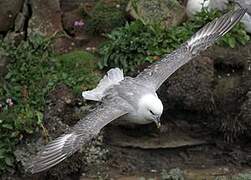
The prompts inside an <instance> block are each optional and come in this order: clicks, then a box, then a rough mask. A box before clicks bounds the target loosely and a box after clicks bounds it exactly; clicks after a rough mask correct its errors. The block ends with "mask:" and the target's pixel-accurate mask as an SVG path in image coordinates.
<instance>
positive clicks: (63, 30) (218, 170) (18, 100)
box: [0, 0, 251, 180]
mask: <svg viewBox="0 0 251 180" xmlns="http://www.w3.org/2000/svg"><path fill="white" fill-rule="evenodd" d="M236 1H237V0H236ZM240 6H243V7H247V8H249V10H250V11H251V3H250V2H249V0H242V1H241V0H239V1H238V3H236V2H234V1H231V2H230V1H228V0H207V1H205V2H204V1H203V0H187V1H182V0H0V179H3V180H7V179H8V180H20V179H25V180H27V179H28V180H29V179H35V180H44V179H47V180H54V179H66V180H75V179H81V180H87V179H121V180H122V179H124V180H134V179H140V180H150V179H151V180H153V179H156V180H157V179H161V180H164V179H165V180H183V179H185V180H186V179H188V180H202V179H206V180H211V179H212V180H216V179H217V180H223V179H224V180H225V179H234V180H235V179H236V180H250V179H251V171H250V167H251V143H250V139H251V130H250V129H251V41H250V33H251V16H250V15H251V14H250V15H249V14H248V13H246V15H245V16H244V18H243V19H242V20H241V22H240V23H239V24H237V25H236V26H235V27H234V28H233V29H232V30H231V32H229V33H228V34H226V35H225V36H224V37H223V38H222V39H221V40H219V41H218V42H217V43H216V45H214V46H213V47H212V48H210V49H208V50H206V51H205V52H203V53H202V54H201V55H200V56H199V57H197V58H195V59H193V60H192V61H191V62H189V63H188V64H186V65H185V66H184V67H182V68H180V69H179V70H178V71H177V72H176V73H174V74H173V75H172V76H171V77H170V78H169V79H168V80H167V81H166V82H165V83H164V84H163V85H162V86H161V88H160V89H159V90H158V95H159V97H160V98H161V100H162V102H163V104H164V108H165V109H164V114H163V116H162V119H161V122H162V124H163V126H162V128H161V129H160V130H158V129H157V128H156V127H155V125H154V124H150V125H144V126H136V127H120V126H115V125H108V126H107V127H105V128H104V129H103V131H102V132H101V133H100V135H99V137H97V138H96V139H95V140H93V141H92V142H90V144H88V145H87V146H85V147H83V148H82V150H81V152H78V153H76V154H74V155H73V156H72V157H71V158H68V159H67V160H65V161H63V162H62V163H60V164H59V165H57V166H56V167H54V168H52V169H50V170H49V171H47V172H43V173H40V174H36V175H30V174H29V173H27V172H25V167H26V166H27V163H28V162H29V160H30V159H31V158H32V157H33V156H34V155H35V153H36V152H37V151H38V150H40V149H41V147H42V146H43V145H44V144H46V143H48V141H49V140H51V139H53V138H55V137H57V136H59V135H60V134H62V133H63V132H65V130H66V129H68V128H69V127H70V126H72V125H74V124H75V123H76V122H77V121H78V120H79V119H80V118H82V117H84V116H85V114H87V113H88V112H90V111H91V110H92V109H93V108H94V107H95V106H96V104H95V103H93V102H89V101H88V102H85V101H84V100H83V98H82V97H81V92H82V91H84V90H88V89H92V88H94V87H95V86H96V85H97V83H98V81H99V80H100V79H101V78H102V76H103V75H104V74H105V72H106V71H107V70H109V69H110V68H112V67H120V68H122V69H123V70H124V73H125V74H126V75H130V76H135V75H136V74H137V73H138V72H140V71H141V70H142V69H144V68H145V67H147V66H148V65H150V64H151V63H153V62H155V61H158V60H160V59H161V58H162V57H163V56H164V55H165V54H168V53H170V52H172V51H173V50H175V49H176V48H177V47H179V46H180V44H182V43H183V42H185V41H186V40H187V39H188V38H189V37H191V36H192V35H193V34H194V33H195V32H196V31H197V30H199V29H200V28H201V27H202V26H203V25H205V24H206V23H208V22H210V21H211V20H213V19H215V18H216V17H219V16H221V15H222V14H224V13H225V12H228V11H230V10H233V9H236V8H239V7H240Z"/></svg>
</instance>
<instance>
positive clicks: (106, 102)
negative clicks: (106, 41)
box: [29, 9, 246, 173]
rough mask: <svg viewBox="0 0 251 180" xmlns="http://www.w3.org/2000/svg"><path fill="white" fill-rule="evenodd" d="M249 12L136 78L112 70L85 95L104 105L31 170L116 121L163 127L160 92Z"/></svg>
mask: <svg viewBox="0 0 251 180" xmlns="http://www.w3.org/2000/svg"><path fill="white" fill-rule="evenodd" d="M245 12H246V9H238V10H236V11H233V12H229V13H227V14H225V15H223V16H221V17H220V18H218V19H215V20H214V21H212V22H210V23H208V24H207V25H206V26H204V27H203V28H202V29H201V30H199V31H198V32H197V33H196V34H194V35H193V36H192V37H191V38H190V39H189V40H188V41H186V42H185V43H183V44H182V45H181V47H180V48H178V49H177V50H175V51H174V52H172V53H171V54H169V55H166V56H165V57H164V58H163V59H162V60H161V61H158V62H156V63H154V64H152V65H151V66H150V67H148V68H146V69H145V70H144V71H143V72H141V73H140V74H139V75H138V76H136V77H135V78H131V77H124V76H123V72H122V71H121V70H120V69H118V68H114V69H111V70H109V71H108V73H107V75H106V76H105V77H104V78H103V79H102V80H101V81H100V83H99V84H98V86H97V87H96V88H95V89H94V90H91V91H85V92H83V94H82V95H83V97H84V98H85V99H89V100H95V101H101V102H102V104H101V105H100V106H98V107H97V108H96V109H95V110H94V111H92V112H91V113H90V114H88V115H87V116H85V117H84V118H83V119H81V120H80V121H79V122H78V123H77V124H76V125H75V126H73V127H72V128H71V129H70V130H69V131H68V132H66V133H65V134H63V135H61V136H60V137H58V138H56V139H55V140H54V141H52V142H50V143H49V144H47V145H46V146H45V147H44V148H43V149H42V151H40V152H39V153H38V154H37V156H36V157H35V158H34V159H33V160H32V162H31V166H30V167H29V170H31V172H32V173H38V172H41V171H44V170H47V169H49V168H51V167H53V166H55V165H56V164H58V163H60V162H61V161H63V160H64V159H65V158H67V157H69V156H71V155H72V154H73V153H75V152H76V151H78V150H79V149H80V147H81V146H82V145H84V144H86V143H87V142H89V141H90V140H91V139H92V138H94V137H95V136H96V135H97V134H98V133H99V132H100V130H101V129H102V128H103V127H104V126H105V125H107V124H108V123H110V122H111V121H113V120H115V119H118V118H119V119H121V120H120V121H129V122H133V123H138V124H147V123H151V122H155V123H156V124H157V126H160V116H161V114H162V112H163V105H162V102H161V100H160V99H159V98H158V96H157V94H156V90H157V89H158V88H159V87H160V85H161V84H162V83H163V82H164V81H165V80H166V79H167V78H168V77H169V76H170V75H172V74H173V73H174V72H175V71H176V70H177V69H179V68H180V67H181V66H183V65H184V64H186V63H187V62H188V61H190V60H191V59H192V58H193V57H195V56H197V55H198V54H199V53H200V52H201V51H203V50H205V49H206V48H207V47H209V46H210V45H212V44H213V43H214V42H215V41H216V40H218V39H219V38H220V37H222V36H224V34H226V33H227V32H228V31H229V30H231V29H232V27H233V26H234V25H235V24H236V23H237V22H239V21H240V19H241V18H242V17H243V15H244V14H245Z"/></svg>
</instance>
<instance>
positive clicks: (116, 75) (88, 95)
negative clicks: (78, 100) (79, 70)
mask: <svg viewBox="0 0 251 180" xmlns="http://www.w3.org/2000/svg"><path fill="white" fill-rule="evenodd" d="M123 79H124V75H123V70H121V69H119V68H113V69H110V70H109V71H108V72H107V75H105V76H104V77H103V79H101V80H100V82H99V84H98V85H97V87H96V88H95V89H93V90H90V91H83V92H82V96H83V98H84V99H87V100H93V101H101V99H102V98H103V96H104V92H105V90H107V89H108V88H109V87H111V86H112V85H115V84H118V83H119V82H120V81H122V80H123Z"/></svg>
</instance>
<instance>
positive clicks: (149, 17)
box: [127, 0, 185, 28]
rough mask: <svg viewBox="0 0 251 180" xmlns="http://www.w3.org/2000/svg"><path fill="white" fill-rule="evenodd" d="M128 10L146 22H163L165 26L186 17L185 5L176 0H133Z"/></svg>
mask: <svg viewBox="0 0 251 180" xmlns="http://www.w3.org/2000/svg"><path fill="white" fill-rule="evenodd" d="M127 10H128V11H129V12H130V14H131V16H132V17H134V18H135V19H140V20H141V21H143V22H144V24H152V25H155V24H161V25H162V26H163V28H170V27H172V26H176V25H178V24H180V23H181V22H182V21H183V20H184V17H185V9H184V7H183V6H181V5H180V3H179V2H178V1H176V0H164V1H160V0H157V1H156V0H138V1H136V0H131V1H130V3H129V4H128V7H127Z"/></svg>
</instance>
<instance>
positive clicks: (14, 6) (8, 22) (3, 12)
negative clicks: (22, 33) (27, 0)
mask: <svg viewBox="0 0 251 180" xmlns="http://www.w3.org/2000/svg"><path fill="white" fill-rule="evenodd" d="M22 5H23V0H1V1H0V22H1V23H0V33H1V32H3V33H6V32H7V31H9V30H10V29H11V28H13V26H14V22H15V18H16V16H17V14H18V13H19V11H20V10H21V8H22Z"/></svg>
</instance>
